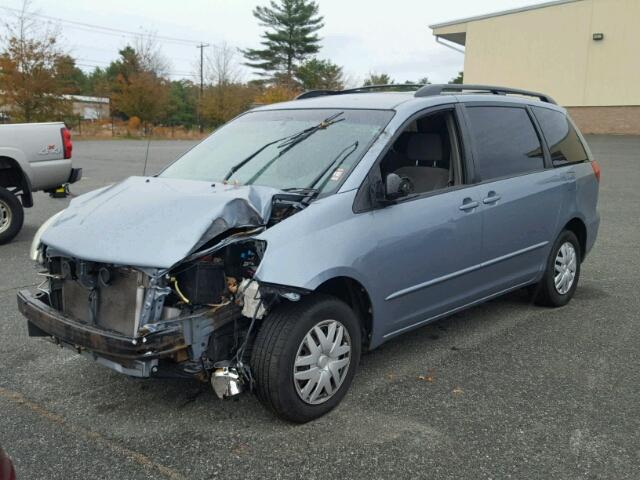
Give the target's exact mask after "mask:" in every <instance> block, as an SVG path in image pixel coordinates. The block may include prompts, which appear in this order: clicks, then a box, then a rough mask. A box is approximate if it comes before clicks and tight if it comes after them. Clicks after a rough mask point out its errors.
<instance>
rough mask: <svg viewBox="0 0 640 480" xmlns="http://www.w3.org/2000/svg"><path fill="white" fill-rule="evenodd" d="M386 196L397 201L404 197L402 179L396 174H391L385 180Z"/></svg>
mask: <svg viewBox="0 0 640 480" xmlns="http://www.w3.org/2000/svg"><path fill="white" fill-rule="evenodd" d="M384 190H385V196H386V198H387V199H388V200H395V199H397V198H400V197H402V196H404V195H405V194H404V192H403V189H402V178H401V177H400V175H398V174H396V173H390V174H389V175H387V178H385V179H384Z"/></svg>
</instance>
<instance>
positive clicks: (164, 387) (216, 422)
mask: <svg viewBox="0 0 640 480" xmlns="http://www.w3.org/2000/svg"><path fill="white" fill-rule="evenodd" d="M589 143H590V145H591V148H592V150H593V151H594V154H595V156H596V158H597V159H598V161H599V162H600V163H601V165H602V170H603V173H602V183H601V190H600V205H599V210H600V213H601V215H602V224H601V228H600V234H599V238H598V241H597V243H596V246H595V248H594V250H593V252H592V254H591V255H590V257H589V258H587V260H586V262H585V263H584V265H583V270H582V276H581V279H580V287H579V288H578V290H577V293H576V296H575V298H574V300H573V301H572V302H571V303H570V304H569V305H568V306H566V307H564V308H562V309H557V310H550V309H543V308H540V307H536V306H533V305H531V304H530V303H529V301H528V298H527V296H526V295H525V294H524V292H516V293H514V294H511V295H508V296H507V297H504V298H501V299H498V300H495V301H492V302H489V303H487V304H484V305H481V306H479V307H476V308H473V309H471V310H468V311H466V312H463V313H460V314H457V315H455V316H453V317H450V318H448V319H444V320H441V321H439V322H437V323H434V324H431V325H429V326H427V327H424V328H421V329H419V330H417V331H414V332H412V333H409V334H407V335H405V336H403V337H400V338H398V339H396V340H394V341H391V342H389V343H388V344H385V345H383V346H382V347H381V348H379V349H378V350H376V351H374V352H372V353H370V354H368V355H365V356H364V358H363V359H362V362H361V365H360V369H359V372H358V375H357V376H356V379H355V382H354V384H353V386H352V389H351V392H350V393H349V394H348V395H347V397H346V398H345V400H344V402H343V403H342V404H341V405H340V406H339V407H338V408H337V409H336V410H335V411H334V412H332V413H331V414H329V415H327V416H325V417H323V418H321V419H319V420H317V421H315V422H312V423H309V424H306V425H301V426H299V425H291V424H287V423H284V422H282V421H280V420H278V419H276V418H274V417H273V416H272V415H271V414H270V413H268V412H267V411H265V410H264V409H263V408H262V407H261V406H260V404H259V403H258V401H257V400H256V399H255V398H254V397H253V396H251V395H244V396H242V397H241V398H240V399H239V400H238V401H225V402H222V401H219V400H217V398H216V397H215V395H214V394H213V392H212V391H211V389H210V388H207V387H206V386H200V385H198V384H196V383H195V382H190V381H185V380H145V381H141V380H134V379H130V378H126V377H124V376H121V375H119V374H116V373H113V372H111V371H109V370H106V369H104V368H101V367H99V366H98V365H95V364H92V363H91V362H90V361H89V360H86V359H84V358H82V357H79V356H77V355H75V354H73V353H70V352H68V351H62V350H60V349H58V348H56V347H55V346H53V345H52V344H49V343H47V342H45V341H44V340H40V339H30V338H29V337H27V333H26V325H25V322H24V320H23V318H22V317H21V316H20V314H19V313H18V311H17V308H16V301H15V296H16V292H17V291H18V290H19V289H20V288H24V287H26V286H33V285H35V283H36V282H37V280H36V276H35V271H36V270H35V267H34V266H33V265H32V263H31V261H30V260H29V259H28V249H29V245H30V242H31V238H32V236H33V234H34V233H35V231H36V229H37V228H38V226H39V225H40V224H41V223H42V222H43V221H44V220H46V219H47V218H48V217H49V216H50V215H52V214H53V213H55V212H56V211H58V210H61V209H62V208H64V207H65V205H66V204H67V202H68V200H59V199H51V198H49V197H48V196H47V195H44V194H37V195H36V198H35V201H36V206H35V207H34V208H33V209H30V210H28V211H27V214H26V222H25V227H24V229H23V231H22V232H21V233H20V235H19V236H18V237H17V239H16V240H15V241H14V242H12V243H11V244H9V245H4V246H0V339H2V346H1V347H0V444H2V445H3V447H4V448H5V450H6V451H7V452H8V453H9V455H10V456H11V457H12V458H13V460H14V463H15V466H16V470H17V473H18V478H19V479H65V480H69V479H76V478H92V479H113V478H118V479H143V478H161V479H164V478H168V479H188V478H198V479H200V478H224V479H227V478H302V477H304V478H307V479H316V478H318V479H320V478H322V479H330V478H366V479H377V478H392V477H393V478H430V479H460V478H469V479H479V478H482V479H485V478H486V479H489V478H491V479H503V478H527V479H537V478H540V479H552V478H553V479H595V478H603V479H605V478H606V479H624V478H630V479H631V478H634V479H635V478H638V472H640V402H639V400H640V322H639V321H638V320H639V318H640V315H639V314H638V311H639V310H640V295H639V294H638V284H639V280H640V274H639V273H638V270H639V269H640V248H639V245H638V244H639V240H640V214H639V213H638V208H639V207H640V189H639V188H638V185H640V137H590V138H589ZM191 145H192V143H188V142H169V141H166V142H153V143H152V144H151V146H150V150H149V165H148V167H147V172H155V171H157V170H158V169H159V168H160V167H161V166H162V165H164V164H166V163H167V162H168V161H170V160H171V159H172V158H175V156H177V155H178V154H179V153H181V152H182V151H184V150H186V149H188V148H190V147H191ZM146 146H147V144H146V143H145V142H141V141H112V142H107V141H103V142H97V141H95V142H94V141H83V142H76V143H75V145H74V161H75V163H76V164H77V165H78V166H81V167H83V168H84V176H85V178H84V179H83V180H82V182H80V183H79V184H77V185H73V186H72V192H73V193H74V194H79V193H83V192H86V191H89V190H92V189H94V188H97V187H99V186H102V185H105V184H108V183H111V182H114V181H118V180H120V179H123V178H125V177H127V176H130V175H138V174H141V173H142V170H143V165H144V158H145V151H146ZM167 228H170V219H167Z"/></svg>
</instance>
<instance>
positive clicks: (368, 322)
mask: <svg viewBox="0 0 640 480" xmlns="http://www.w3.org/2000/svg"><path fill="white" fill-rule="evenodd" d="M314 292H319V293H324V294H327V295H331V296H333V297H336V298H338V299H340V300H342V301H343V302H345V303H346V304H347V305H349V307H350V308H351V309H352V310H353V311H354V312H355V314H356V316H357V317H358V320H359V321H360V326H361V329H362V343H363V348H368V347H369V344H370V342H371V335H372V332H373V304H372V303H371V297H370V296H369V293H368V292H367V289H366V288H365V287H364V285H362V283H360V282H359V281H358V280H356V279H354V278H352V277H348V276H338V277H333V278H330V279H328V280H325V281H324V282H323V283H321V284H320V285H318V286H317V287H316V288H315V290H314Z"/></svg>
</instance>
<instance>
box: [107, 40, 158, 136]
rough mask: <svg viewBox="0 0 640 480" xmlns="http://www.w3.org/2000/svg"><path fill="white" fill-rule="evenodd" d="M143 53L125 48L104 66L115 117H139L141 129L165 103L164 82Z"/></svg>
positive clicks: (152, 119)
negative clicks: (114, 59)
mask: <svg viewBox="0 0 640 480" xmlns="http://www.w3.org/2000/svg"><path fill="white" fill-rule="evenodd" d="M148 62H149V61H148V59H147V58H145V54H144V52H143V53H140V52H138V51H137V50H136V49H135V48H133V47H131V46H130V45H127V46H126V47H125V48H123V49H122V50H120V58H119V59H118V60H116V61H114V62H111V65H109V67H107V70H106V76H107V78H108V79H109V80H110V82H111V84H112V95H111V99H112V106H113V112H114V113H115V114H121V115H124V116H125V117H127V118H128V117H133V116H136V117H139V118H140V120H142V122H144V124H145V127H146V125H147V123H148V122H152V123H155V122H158V121H159V120H160V119H161V118H162V117H163V114H164V109H165V107H166V104H167V100H168V94H169V87H168V82H167V81H166V80H165V79H164V78H162V77H161V76H160V75H159V74H158V73H156V72H155V71H154V70H153V67H154V65H155V64H153V63H148Z"/></svg>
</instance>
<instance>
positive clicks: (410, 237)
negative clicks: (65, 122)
mask: <svg viewBox="0 0 640 480" xmlns="http://www.w3.org/2000/svg"><path fill="white" fill-rule="evenodd" d="M394 90H395V91H394ZM599 178H600V168H599V166H598V164H597V163H596V162H595V161H594V160H593V159H592V158H591V154H590V152H589V149H588V146H587V144H586V142H585V141H584V139H583V138H582V136H581V134H580V133H579V131H578V130H577V129H576V127H575V125H574V124H573V123H572V122H571V120H570V119H569V117H568V116H567V113H566V111H565V110H564V109H563V108H561V107H559V106H557V105H556V104H555V102H554V101H553V100H552V99H551V98H549V97H548V96H546V95H544V94H539V93H534V92H528V91H522V90H515V89H509V88H502V87H493V86H480V85H426V86H400V87H399V86H376V87H363V88H359V89H354V90H344V91H324V90H323V91H313V92H307V93H304V94H302V95H301V96H300V97H298V99H296V100H294V101H291V102H286V103H280V104H274V105H268V106H263V107H259V108H255V109H253V110H251V111H249V112H247V113H245V114H243V115H240V116H239V117H237V118H236V119H234V120H233V121H231V122H229V123H228V124H226V125H225V126H223V127H222V128H220V129H218V130H217V131H216V132H215V133H213V134H212V135H211V136H210V137H209V138H207V139H206V140H204V141H203V142H201V143H200V144H198V145H197V146H195V147H194V148H193V149H192V150H190V151H189V152H187V153H185V154H184V155H183V156H182V157H180V158H179V159H177V160H176V161H175V162H174V163H172V164H170V165H169V166H168V167H166V168H165V169H164V170H163V171H161V172H160V173H159V174H157V175H155V176H152V177H131V178H129V179H127V180H125V181H123V182H121V183H119V184H115V185H112V186H109V187H105V188H103V189H100V190H96V191H94V192H90V193H88V194H85V195H83V196H81V197H78V198H76V199H74V200H73V201H72V202H71V204H70V206H69V208H67V209H66V210H64V211H63V212H60V213H59V214H58V215H56V216H55V217H53V218H52V219H50V220H49V221H47V222H46V223H45V224H44V225H43V226H42V227H41V229H40V230H39V231H38V233H37V234H36V238H35V239H34V243H33V246H32V258H33V259H34V260H36V261H38V262H39V263H40V264H42V265H43V267H44V272H43V274H44V275H45V277H46V279H47V281H46V285H44V286H43V287H42V288H41V289H40V291H39V292H37V293H31V292H29V291H21V292H20V293H19V295H18V304H19V307H20V310H21V311H22V313H23V314H24V315H25V316H26V317H27V319H28V327H29V333H30V335H32V336H42V337H47V338H49V339H51V340H52V341H54V342H55V343H57V344H59V345H61V346H67V347H70V348H73V349H74V350H76V351H78V352H79V353H81V354H83V355H86V356H87V357H89V358H91V359H92V360H94V361H96V362H97V363H100V364H102V365H104V366H106V367H109V368H112V369H114V370H117V371H119V372H122V373H125V374H127V375H132V376H136V377H161V376H165V377H166V376H185V375H188V376H194V377H196V378H199V379H201V380H205V381H210V382H211V383H212V385H213V388H214V390H215V392H216V393H217V394H218V395H219V396H220V397H229V396H233V395H235V394H238V393H240V392H241V391H242V390H253V391H255V392H256V393H257V394H258V397H259V398H260V400H261V401H262V402H263V403H264V404H265V405H266V406H268V407H269V408H271V409H272V410H273V411H275V412H276V413H277V414H278V415H280V416H281V417H283V418H285V419H288V420H290V421H294V422H305V421H309V420H311V419H314V418H317V417H318V416H320V415H323V414H324V413H326V412H328V411H329V410H331V409H332V408H333V407H335V406H336V405H337V404H338V403H339V402H340V401H341V400H342V398H343V397H344V395H345V394H346V392H347V390H348V388H349V385H350V384H351V381H352V379H353V376H354V374H355V371H356V367H357V365H358V361H359V358H360V355H361V352H362V351H363V350H368V349H372V348H375V347H377V346H379V345H380V344H382V343H383V342H384V341H386V340H388V339H390V338H393V337H395V336H397V335H400V334H402V333H404V332H407V331H409V330H411V329H414V328H418V327H420V326H422V325H425V324H427V323H429V322H431V321H434V320H436V319H439V318H442V317H445V316H447V315H450V314H452V313H454V312H458V311H460V310H462V309H465V308H467V307H470V306H473V305H477V304H479V303H481V302H484V301H486V300H489V299H491V298H494V297H497V296H499V295H502V294H504V293H506V292H509V291H511V290H514V289H518V288H523V287H528V288H529V289H530V290H531V294H532V295H533V296H534V298H535V299H536V301H537V302H538V303H539V304H541V305H547V306H552V307H560V306H562V305H564V304H566V303H567V302H568V301H569V300H570V299H571V297H572V296H573V294H574V292H575V290H576V288H577V286H578V279H579V276H580V265H581V263H582V262H583V261H584V259H585V257H586V256H587V254H588V253H589V251H590V250H591V248H592V246H593V244H594V242H595V240H596V234H597V231H598V225H599V216H598V213H597V211H596V204H597V200H598V185H599Z"/></svg>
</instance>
